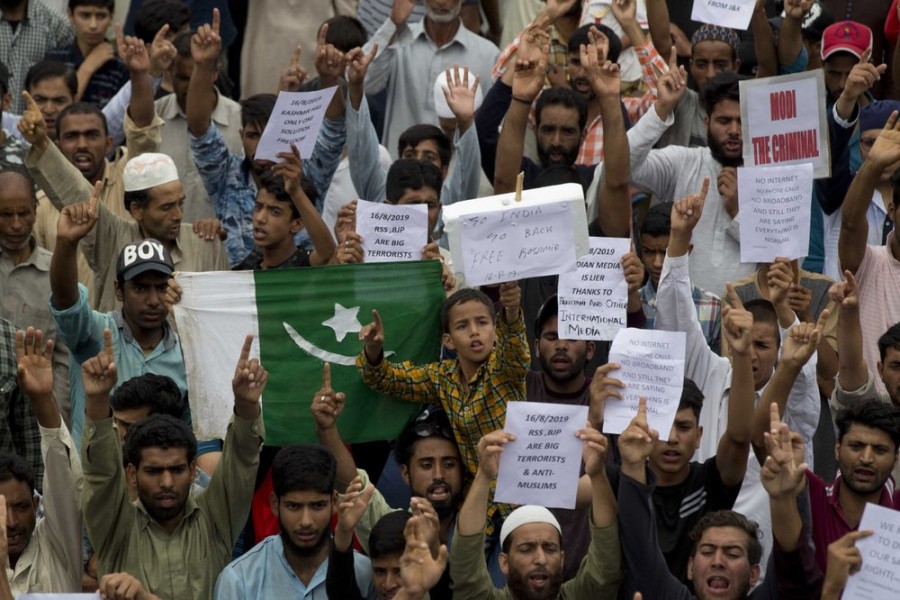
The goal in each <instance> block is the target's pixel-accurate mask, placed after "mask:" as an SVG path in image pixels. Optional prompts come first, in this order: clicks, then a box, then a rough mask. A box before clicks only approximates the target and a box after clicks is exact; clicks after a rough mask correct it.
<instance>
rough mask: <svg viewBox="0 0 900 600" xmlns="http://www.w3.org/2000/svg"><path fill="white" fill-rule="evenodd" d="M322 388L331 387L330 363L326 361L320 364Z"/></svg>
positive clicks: (327, 388)
mask: <svg viewBox="0 0 900 600" xmlns="http://www.w3.org/2000/svg"><path fill="white" fill-rule="evenodd" d="M322 389H323V390H330V389H331V364H329V363H327V362H326V363H324V364H322Z"/></svg>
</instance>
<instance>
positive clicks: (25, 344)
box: [16, 327, 53, 400]
mask: <svg viewBox="0 0 900 600" xmlns="http://www.w3.org/2000/svg"><path fill="white" fill-rule="evenodd" d="M16 359H17V364H18V378H19V388H20V389H21V390H22V391H23V392H25V395H26V396H28V397H29V398H31V399H32V400H36V399H38V398H47V397H52V396H53V361H52V359H53V340H47V344H46V346H45V345H44V333H43V332H42V331H41V330H40V329H37V330H36V329H35V328H34V327H29V328H28V329H27V330H25V331H21V330H19V331H16Z"/></svg>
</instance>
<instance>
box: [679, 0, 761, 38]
mask: <svg viewBox="0 0 900 600" xmlns="http://www.w3.org/2000/svg"><path fill="white" fill-rule="evenodd" d="M755 7H756V0H694V8H693V10H692V11H691V20H692V21H697V22H698V23H709V24H710V25H721V26H722V27H730V28H732V29H740V30H742V31H743V30H746V29H747V28H748V27H749V26H750V19H751V18H752V17H753V9H754V8H755Z"/></svg>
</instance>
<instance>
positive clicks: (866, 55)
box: [859, 48, 872, 65]
mask: <svg viewBox="0 0 900 600" xmlns="http://www.w3.org/2000/svg"><path fill="white" fill-rule="evenodd" d="M871 58H872V49H871V48H868V49H866V51H865V52H863V53H862V56H860V57H859V64H861V65H864V64H866V63H867V62H869V60H870V59H871Z"/></svg>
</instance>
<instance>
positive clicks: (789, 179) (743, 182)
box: [737, 163, 813, 263]
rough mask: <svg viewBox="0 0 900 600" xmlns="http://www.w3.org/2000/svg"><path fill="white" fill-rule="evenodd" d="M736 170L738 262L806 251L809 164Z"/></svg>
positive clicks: (796, 255)
mask: <svg viewBox="0 0 900 600" xmlns="http://www.w3.org/2000/svg"><path fill="white" fill-rule="evenodd" d="M737 173H738V202H739V204H740V215H741V218H740V223H739V224H740V230H741V262H744V263H756V262H773V261H774V260H775V259H776V258H778V257H779V256H784V257H787V258H789V259H791V260H793V259H795V258H803V257H805V256H806V255H807V254H809V219H810V211H811V210H812V191H813V168H812V165H811V164H809V163H803V164H800V165H792V166H789V167H738V170H737Z"/></svg>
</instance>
